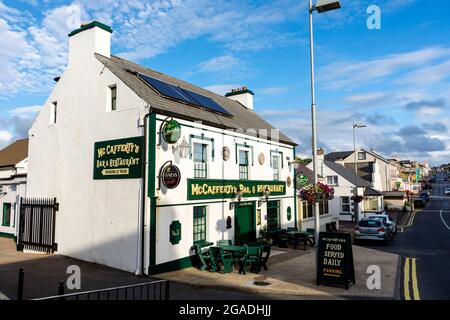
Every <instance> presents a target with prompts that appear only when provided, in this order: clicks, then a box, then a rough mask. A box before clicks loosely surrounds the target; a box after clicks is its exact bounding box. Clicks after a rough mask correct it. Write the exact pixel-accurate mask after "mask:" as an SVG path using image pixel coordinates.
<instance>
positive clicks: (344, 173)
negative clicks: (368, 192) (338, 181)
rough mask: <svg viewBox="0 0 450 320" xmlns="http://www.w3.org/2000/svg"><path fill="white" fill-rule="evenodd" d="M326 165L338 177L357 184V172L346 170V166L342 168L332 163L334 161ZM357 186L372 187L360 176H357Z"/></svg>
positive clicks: (325, 162) (326, 162)
mask: <svg viewBox="0 0 450 320" xmlns="http://www.w3.org/2000/svg"><path fill="white" fill-rule="evenodd" d="M324 164H325V165H326V166H327V167H328V168H330V169H331V170H333V171H334V172H336V173H337V174H338V175H340V176H341V177H343V178H344V179H346V180H348V181H349V182H351V183H352V184H355V172H354V171H352V170H349V169H347V168H345V167H344V166H342V165H340V164H338V163H335V162H332V161H324ZM356 185H357V186H358V187H370V183H368V182H367V181H366V180H364V179H362V178H361V177H359V176H356Z"/></svg>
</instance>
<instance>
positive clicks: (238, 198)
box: [27, 21, 298, 274]
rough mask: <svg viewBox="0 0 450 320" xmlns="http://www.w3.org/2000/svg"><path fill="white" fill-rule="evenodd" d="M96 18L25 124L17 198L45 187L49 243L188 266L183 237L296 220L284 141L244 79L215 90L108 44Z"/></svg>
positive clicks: (86, 255)
mask: <svg viewBox="0 0 450 320" xmlns="http://www.w3.org/2000/svg"><path fill="white" fill-rule="evenodd" d="M112 32H113V30H112V29H111V28H110V27H108V26H106V25H104V24H102V23H99V22H96V21H94V22H92V23H89V24H86V25H83V26H81V27H80V28H79V29H77V30H74V31H73V32H71V33H70V34H69V55H68V58H69V61H68V65H67V68H66V69H65V71H64V73H63V74H62V75H61V76H60V77H57V78H56V79H55V81H57V82H56V84H55V88H54V89H53V91H52V93H51V94H50V96H49V97H48V99H47V101H46V102H45V105H44V108H43V109H42V111H41V112H40V114H39V115H38V117H37V119H36V121H35V122H34V123H33V125H32V127H31V129H30V132H29V134H30V137H29V138H30V141H29V144H30V146H29V172H28V188H27V197H46V198H56V199H57V202H58V204H59V211H58V212H57V214H56V227H55V241H56V242H57V244H58V246H57V249H58V253H61V254H65V255H68V256H72V257H76V258H79V259H83V260H87V261H91V262H96V263H100V264H105V265H108V266H111V267H115V268H118V269H122V270H126V271H129V272H134V273H136V274H154V273H158V272H162V271H168V270H174V269H179V268H183V267H189V266H192V260H191V256H192V255H193V254H194V252H193V250H192V249H193V248H195V246H196V245H198V247H207V246H210V245H212V244H214V245H215V244H216V243H217V241H219V240H231V241H232V242H234V243H237V244H245V243H247V242H252V241H256V240H257V238H258V237H259V235H260V230H261V229H262V228H263V227H265V226H267V228H268V229H269V230H270V229H276V228H286V227H295V226H297V225H298V216H297V208H296V197H295V189H294V182H293V181H294V168H293V165H292V160H294V158H295V147H296V143H295V142H294V141H293V140H291V139H290V138H289V137H288V136H286V135H285V134H283V133H282V132H280V131H279V130H278V129H276V128H274V127H273V126H272V125H271V124H269V123H268V122H267V121H266V120H264V119H263V118H261V117H260V116H258V114H257V113H256V112H255V110H254V109H255V107H256V106H254V103H253V96H254V93H253V92H252V91H251V90H249V89H248V88H246V87H241V88H237V89H235V90H233V91H231V92H229V93H228V94H227V95H226V96H221V95H218V94H216V93H213V92H211V91H208V90H205V89H203V88H201V87H200V86H196V85H193V84H191V83H188V82H186V81H183V80H180V79H176V78H174V77H171V76H169V75H165V74H163V73H160V72H158V71H155V70H152V69H149V68H147V67H145V66H141V65H138V64H136V63H133V62H131V61H128V60H126V59H124V58H121V57H118V56H115V55H112V54H111V50H110V41H111V33H112Z"/></svg>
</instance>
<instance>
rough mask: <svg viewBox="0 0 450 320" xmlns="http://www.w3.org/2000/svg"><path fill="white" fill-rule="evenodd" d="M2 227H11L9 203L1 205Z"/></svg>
mask: <svg viewBox="0 0 450 320" xmlns="http://www.w3.org/2000/svg"><path fill="white" fill-rule="evenodd" d="M2 226H3V227H9V226H11V203H6V202H5V203H3V216H2Z"/></svg>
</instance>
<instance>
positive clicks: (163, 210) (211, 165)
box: [156, 116, 295, 264]
mask: <svg viewBox="0 0 450 320" xmlns="http://www.w3.org/2000/svg"><path fill="white" fill-rule="evenodd" d="M157 119H158V120H157V123H156V129H157V131H158V132H159V128H160V126H161V123H162V120H164V117H163V116H158V117H157ZM176 120H177V121H178V122H179V123H180V124H181V137H180V139H179V141H178V142H181V141H182V140H183V137H184V138H185V139H186V141H187V142H188V143H189V137H190V135H191V134H192V135H195V136H200V135H201V134H204V137H205V139H206V138H208V139H214V153H215V157H214V160H212V157H211V156H212V155H211V144H209V145H208V150H207V151H208V169H207V171H208V176H207V179H226V180H230V179H231V180H238V179H239V165H238V164H237V163H236V148H235V144H236V143H237V144H244V142H246V143H247V145H249V146H253V165H252V156H251V151H250V152H249V180H273V169H272V168H271V166H270V151H271V150H272V151H275V150H278V151H280V152H282V153H283V168H280V169H281V171H280V181H286V179H287V177H288V176H290V177H291V181H293V168H292V166H289V165H288V159H287V158H289V160H292V159H293V147H292V146H289V145H285V144H280V143H274V142H270V141H267V140H263V139H257V138H254V137H249V136H245V135H243V134H240V133H235V132H232V131H228V130H221V129H218V128H214V127H210V126H203V125H201V124H199V123H192V122H187V121H183V120H180V119H176ZM193 125H195V128H192V127H191V126H193ZM158 140H159V139H158V138H157V143H158ZM161 141H162V144H161V147H159V148H158V149H157V151H156V159H157V161H156V163H157V164H156V172H158V171H159V169H160V167H161V166H162V165H163V164H164V163H165V162H166V161H169V160H172V161H173V164H174V165H176V166H177V167H178V168H179V169H180V171H181V177H182V178H181V182H180V184H179V185H178V187H176V188H175V189H170V190H166V189H165V188H164V187H162V190H161V191H159V192H158V194H157V195H158V196H159V201H158V205H159V206H164V207H158V208H157V213H156V221H157V227H156V264H162V263H165V262H169V261H172V260H176V259H180V258H184V257H186V256H188V255H189V252H190V251H189V250H190V248H191V246H192V245H193V242H194V240H193V207H194V206H195V205H197V206H199V205H206V206H207V226H206V228H207V235H206V237H207V239H206V240H207V241H210V242H213V243H214V244H215V243H216V241H217V240H222V239H231V240H233V239H234V230H235V229H234V222H235V218H234V209H232V210H230V208H229V203H230V200H231V199H224V202H223V203H217V201H220V200H221V199H211V200H190V201H188V200H187V180H186V179H188V178H194V162H193V159H190V158H189V157H188V158H186V159H180V157H179V155H178V152H173V151H172V146H171V145H167V143H166V142H165V141H164V139H161ZM192 142H203V143H209V141H208V140H203V141H202V140H197V139H195V138H194V139H193V140H192ZM224 146H227V147H228V148H229V149H230V158H229V160H228V161H224V160H223V158H222V148H223V147H224ZM191 147H193V146H192V145H191ZM249 150H251V149H249ZM260 153H263V154H264V156H265V162H264V164H263V165H260V163H259V161H258V155H259V154H260ZM258 199H259V197H251V198H243V199H242V202H247V201H256V202H257V200H258ZM277 199H279V200H280V225H281V227H283V228H286V227H293V226H294V223H295V217H294V215H295V206H294V185H293V183H291V186H290V187H288V186H287V184H286V195H285V196H272V197H270V199H269V200H277ZM209 202H216V203H210V204H208V203H209ZM189 203H195V205H192V204H189ZM180 204H183V205H180ZM167 205H173V206H167ZM288 207H290V208H291V213H292V218H291V220H290V221H288V220H287V208H288ZM256 209H261V225H259V226H257V230H256V231H257V234H256V236H257V237H258V233H259V229H260V228H261V227H262V226H264V225H265V224H267V220H266V218H267V210H266V203H263V204H262V205H261V207H259V208H258V207H257V203H256ZM228 216H230V217H231V218H232V223H233V227H232V228H231V229H226V218H227V217H228ZM175 220H178V221H179V222H180V223H181V233H182V234H181V241H180V243H179V244H176V245H172V244H171V243H170V241H169V240H170V239H169V226H170V224H171V223H172V221H175Z"/></svg>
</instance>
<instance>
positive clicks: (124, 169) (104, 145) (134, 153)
mask: <svg viewBox="0 0 450 320" xmlns="http://www.w3.org/2000/svg"><path fill="white" fill-rule="evenodd" d="M143 145H144V137H142V136H140V137H131V138H124V139H117V140H108V141H99V142H96V143H95V144H94V180H101V179H137V178H141V177H142V163H143V153H142V146H143Z"/></svg>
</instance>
